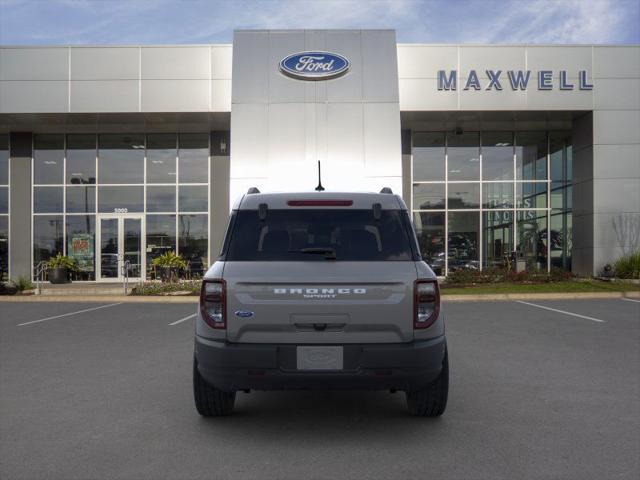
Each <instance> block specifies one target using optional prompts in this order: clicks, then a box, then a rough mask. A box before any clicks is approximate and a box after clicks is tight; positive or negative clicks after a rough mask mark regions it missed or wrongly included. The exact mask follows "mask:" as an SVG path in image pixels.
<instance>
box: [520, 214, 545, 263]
mask: <svg viewBox="0 0 640 480" xmlns="http://www.w3.org/2000/svg"><path fill="white" fill-rule="evenodd" d="M516 215H517V242H518V243H517V244H516V270H517V271H519V272H520V271H523V270H525V269H526V270H528V271H532V272H535V271H539V270H546V269H547V212H546V211H539V210H521V211H518V212H517V213H516Z"/></svg>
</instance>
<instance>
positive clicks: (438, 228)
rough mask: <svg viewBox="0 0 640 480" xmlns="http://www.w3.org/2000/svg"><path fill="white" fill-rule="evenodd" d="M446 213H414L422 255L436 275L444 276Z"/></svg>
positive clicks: (414, 222)
mask: <svg viewBox="0 0 640 480" xmlns="http://www.w3.org/2000/svg"><path fill="white" fill-rule="evenodd" d="M444 219H445V213H444V212H437V213H436V212H434V213H425V212H421V213H417V212H416V213H414V214H413V224H414V227H415V229H416V235H417V237H418V245H419V247H420V253H421V254H422V258H423V260H424V261H425V262H427V263H428V264H429V266H430V267H431V268H432V269H433V271H434V272H435V274H436V275H443V274H444V267H445V259H444V244H445V241H444V239H445V231H444Z"/></svg>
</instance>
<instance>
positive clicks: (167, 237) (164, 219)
mask: <svg viewBox="0 0 640 480" xmlns="http://www.w3.org/2000/svg"><path fill="white" fill-rule="evenodd" d="M146 223H147V225H146V229H147V278H149V279H158V278H160V272H157V271H156V269H155V267H154V266H153V265H152V262H153V259H154V258H156V257H159V256H160V255H163V254H165V253H167V252H175V251H176V216H175V215H147V222H146Z"/></svg>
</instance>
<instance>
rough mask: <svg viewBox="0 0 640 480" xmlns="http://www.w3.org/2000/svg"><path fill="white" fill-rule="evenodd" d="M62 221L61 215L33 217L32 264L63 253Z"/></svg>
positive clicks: (34, 264)
mask: <svg viewBox="0 0 640 480" xmlns="http://www.w3.org/2000/svg"><path fill="white" fill-rule="evenodd" d="M63 232H64V222H63V220H62V215H36V216H34V217H33V266H34V268H35V267H37V265H38V263H40V262H41V261H45V260H49V259H50V258H51V257H55V256H56V255H57V254H58V253H60V254H64V243H63V240H62V239H63Z"/></svg>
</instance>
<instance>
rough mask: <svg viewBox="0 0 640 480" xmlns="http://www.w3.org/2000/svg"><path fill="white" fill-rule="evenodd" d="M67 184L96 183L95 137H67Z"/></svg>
mask: <svg viewBox="0 0 640 480" xmlns="http://www.w3.org/2000/svg"><path fill="white" fill-rule="evenodd" d="M67 183H68V184H71V185H83V184H88V183H96V136H95V135H67Z"/></svg>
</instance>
